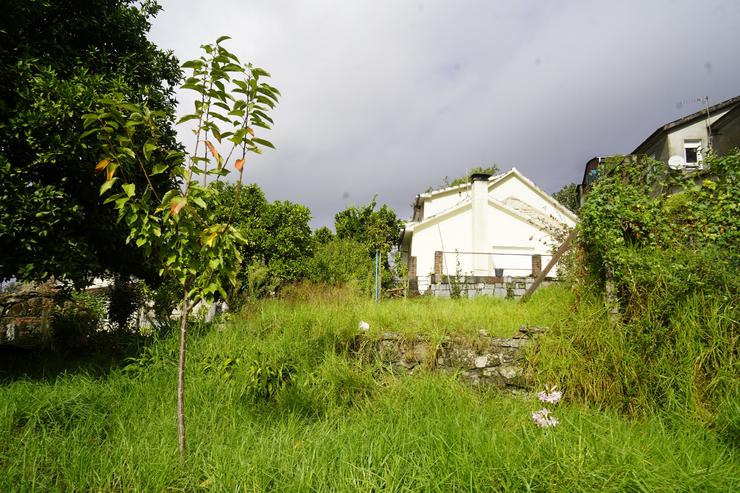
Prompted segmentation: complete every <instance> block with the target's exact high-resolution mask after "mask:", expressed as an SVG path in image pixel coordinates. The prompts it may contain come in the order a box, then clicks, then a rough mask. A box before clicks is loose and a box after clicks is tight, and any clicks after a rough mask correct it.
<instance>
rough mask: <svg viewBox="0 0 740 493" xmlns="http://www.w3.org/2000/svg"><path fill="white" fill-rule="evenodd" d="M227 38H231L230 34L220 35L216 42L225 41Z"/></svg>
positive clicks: (218, 43)
mask: <svg viewBox="0 0 740 493" xmlns="http://www.w3.org/2000/svg"><path fill="white" fill-rule="evenodd" d="M227 39H231V36H221V37H219V38H218V39H217V40H216V44H217V45H220V44H221V43H222V42H223V41H226V40H227Z"/></svg>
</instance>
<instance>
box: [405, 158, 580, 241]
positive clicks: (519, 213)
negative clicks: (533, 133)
mask: <svg viewBox="0 0 740 493" xmlns="http://www.w3.org/2000/svg"><path fill="white" fill-rule="evenodd" d="M514 176H516V177H517V178H519V179H520V180H521V181H522V182H523V183H524V184H525V185H526V186H528V187H529V188H530V189H532V190H533V191H534V192H535V193H536V194H538V195H540V196H541V197H542V198H543V199H545V201H546V202H548V203H550V205H552V206H553V207H554V208H555V209H556V210H557V211H558V212H560V213H561V214H563V215H564V216H565V217H567V218H569V219H570V220H572V221H574V222H578V217H577V216H576V215H575V214H573V212H571V211H570V210H569V209H568V208H567V207H565V206H563V205H562V204H561V203H560V202H558V201H557V200H555V199H554V198H553V197H552V196H550V195H549V194H548V193H547V192H545V191H544V190H542V189H541V188H540V187H538V186H537V185H535V183H534V182H532V181H531V180H530V179H529V178H527V177H526V176H524V175H522V174H521V172H519V170H518V169H516V168H511V170H509V171H507V172H506V173H501V174H498V175H495V176H491V177H490V178H489V179H488V190H489V191H490V190H491V189H492V188H495V187H496V185H497V184H500V183H503V182H504V181H506V180H507V179H508V178H510V177H514ZM469 187H470V183H465V184H463V185H457V186H455V187H447V188H443V189H440V190H434V191H432V192H429V193H427V194H420V195H418V196H417V202H416V203H417V204H418V202H419V199H420V198H424V199H427V198H432V196H433V195H436V194H440V193H447V192H450V191H457V190H458V189H466V188H469ZM488 201H489V204H492V205H496V206H497V207H499V208H503V209H506V210H507V212H509V213H510V214H512V215H514V216H516V217H518V218H520V219H522V220H524V221H526V222H528V223H530V224H533V225H535V226H538V227H542V226H544V225H545V224H544V223H549V222H550V221H549V218H546V215H545V214H543V213H542V212H540V211H538V210H536V209H534V208H533V207H531V206H529V205H528V204H526V203H525V202H523V201H521V200H514V201H509V202H510V203H505V202H501V201H499V200H496V199H493V198H491V197H489V198H488ZM471 203H472V202H471V199H470V198H469V197H467V198H465V199H463V200H462V201H460V202H458V203H457V204H455V205H454V206H452V207H450V208H448V209H445V210H442V211H440V212H438V213H437V214H434V215H432V216H429V217H427V218H425V219H424V220H422V221H409V222H407V223H406V224H405V226H404V231H403V233H402V234H401V237H402V238H403V236H405V234H406V232H407V231H408V232H413V231H414V230H415V229H416V228H418V227H419V226H422V225H426V224H428V223H430V222H432V221H435V220H440V219H442V218H444V217H448V216H453V215H455V214H457V213H459V212H461V211H463V210H465V209H466V208H468V207H470V206H471ZM516 204H525V205H527V207H523V206H520V207H516Z"/></svg>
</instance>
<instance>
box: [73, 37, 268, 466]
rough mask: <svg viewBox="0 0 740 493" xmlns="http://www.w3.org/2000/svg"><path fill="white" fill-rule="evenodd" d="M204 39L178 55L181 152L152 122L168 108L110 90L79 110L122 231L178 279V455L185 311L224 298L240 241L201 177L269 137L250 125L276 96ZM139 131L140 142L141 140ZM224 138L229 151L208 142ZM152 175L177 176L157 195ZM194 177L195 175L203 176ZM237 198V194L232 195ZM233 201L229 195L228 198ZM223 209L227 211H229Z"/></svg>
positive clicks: (259, 123)
mask: <svg viewBox="0 0 740 493" xmlns="http://www.w3.org/2000/svg"><path fill="white" fill-rule="evenodd" d="M226 39H229V38H228V37H227V36H223V37H221V38H219V39H218V40H216V43H215V44H209V45H204V46H203V47H202V48H203V50H204V52H205V54H204V55H202V56H201V57H200V58H198V59H196V60H191V61H189V62H186V63H185V64H184V65H183V67H184V68H187V69H191V70H192V75H191V77H189V78H188V79H187V80H186V81H185V84H184V85H183V86H182V87H183V89H190V90H193V91H195V92H196V93H198V95H199V99H196V101H195V109H194V111H193V113H190V114H188V115H186V116H184V117H183V118H181V119H180V122H187V121H195V122H196V125H195V136H196V141H195V148H194V150H193V152H192V154H190V155H189V156H187V157H185V156H184V155H183V154H182V153H180V152H173V151H169V152H166V148H163V146H162V145H161V142H162V139H163V137H164V136H163V135H162V133H161V132H160V126H159V125H158V121H159V120H160V119H161V118H164V117H165V116H166V114H165V113H163V112H161V111H152V110H151V109H150V108H149V107H148V106H146V105H145V104H135V103H131V102H129V101H127V100H126V97H125V95H123V94H118V93H114V94H111V95H109V96H108V97H106V98H104V99H102V100H101V101H100V105H99V106H100V107H99V108H98V109H97V111H95V112H93V113H90V114H87V115H85V116H84V120H85V127H86V128H88V129H89V130H88V131H87V132H85V133H86V134H90V135H92V136H95V137H96V142H95V143H96V145H97V148H98V149H99V152H100V154H101V159H100V161H99V162H98V164H97V166H95V170H96V171H98V172H101V173H103V172H104V173H105V181H104V183H103V185H102V186H101V187H100V194H101V195H107V199H106V200H105V202H106V203H111V202H112V203H114V206H115V209H116V210H117V211H118V217H119V220H120V221H122V222H123V223H124V224H125V225H126V226H127V227H128V228H129V231H130V232H129V235H128V238H127V239H128V240H129V241H131V242H133V243H135V245H136V246H137V247H139V248H141V249H142V250H143V251H144V252H145V254H146V255H152V253H153V252H156V253H157V255H158V256H159V259H160V262H161V263H160V270H159V273H160V275H163V276H166V277H167V278H169V279H171V280H174V281H175V282H177V283H178V284H179V287H180V290H181V293H182V315H181V321H180V358H179V365H178V386H177V395H178V399H177V401H178V406H177V407H178V412H177V414H178V441H179V450H180V459H181V462H184V460H185V411H184V402H185V400H184V379H185V356H186V339H187V326H188V315H189V313H190V309H191V307H192V306H193V305H194V304H195V303H197V302H198V301H200V300H205V301H211V300H213V299H214V298H215V297H216V296H219V295H220V296H222V297H224V298H225V297H226V296H227V295H226V286H227V285H228V284H232V285H233V284H235V283H236V274H237V272H238V269H239V266H240V263H241V255H240V252H239V245H240V244H243V243H244V242H245V240H244V238H243V237H242V236H241V235H240V234H239V232H238V230H237V229H236V228H235V227H234V226H233V225H232V224H231V223H230V222H229V221H227V222H225V223H224V222H217V221H216V219H217V214H216V213H215V212H214V210H213V208H212V207H209V206H208V202H209V200H210V199H211V197H212V195H213V193H214V189H213V188H212V187H209V186H208V178H209V177H211V178H218V179H220V178H221V177H224V176H226V175H228V174H229V169H228V168H227V161H228V157H229V156H231V155H233V153H235V152H236V156H237V158H236V159H235V161H234V163H233V166H234V168H236V170H237V171H238V172H239V183H241V179H242V176H243V172H244V165H245V160H246V156H247V152H252V153H257V154H259V153H260V152H261V150H262V148H264V147H273V145H272V144H271V143H270V142H269V141H267V140H264V139H262V138H260V137H256V135H255V134H256V131H255V128H263V129H269V128H270V125H271V123H272V119H271V118H270V117H269V116H268V112H269V110H270V109H272V108H273V107H274V106H275V104H276V103H277V99H278V96H279V94H280V93H279V91H278V90H277V89H275V88H274V87H272V86H270V85H269V84H267V83H265V82H264V81H263V79H264V78H266V77H269V74H268V73H267V72H266V71H264V70H262V69H260V68H256V67H253V66H252V65H251V64H247V65H243V64H242V63H241V62H240V61H239V59H238V58H237V57H236V56H235V55H234V54H232V53H230V52H229V51H228V50H227V49H226V48H224V47H223V46H222V45H221V43H222V42H223V41H224V40H226ZM138 137H141V139H142V140H143V141H144V143H143V145H141V146H139V145H138V142H139V139H138ZM217 144H221V145H224V146H229V147H230V149H229V150H228V153H226V154H225V155H226V156H227V157H226V158H224V154H221V153H220V152H219V150H218V149H217V147H216V145H217ZM139 171H141V172H142V174H143V175H144V177H145V179H146V184H145V185H144V186H141V187H140V186H137V183H136V182H134V181H132V180H131V176H132V175H134V174H135V173H138V172H139ZM160 174H164V175H166V176H169V177H170V178H171V179H172V180H174V181H175V182H176V183H175V184H174V186H173V187H172V188H170V189H169V190H167V191H166V192H165V193H164V194H160V192H159V191H158V190H157V188H156V187H155V186H153V185H152V183H151V178H152V177H154V176H157V175H160ZM201 178H202V184H201ZM237 200H238V197H237ZM235 202H236V201H235ZM228 217H229V218H231V217H233V214H229V216H228Z"/></svg>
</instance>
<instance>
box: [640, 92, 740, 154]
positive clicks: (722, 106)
mask: <svg viewBox="0 0 740 493" xmlns="http://www.w3.org/2000/svg"><path fill="white" fill-rule="evenodd" d="M739 104H740V96H735V97H734V98H730V99H728V100H726V101H722V102H721V103H719V104H715V105H714V106H710V107H709V114H710V115H711V114H713V113H717V112H719V111H723V110H726V109H731V108H732V107H733V106H735V105H739ZM706 117H707V110H706V109H703V110H699V111H697V112H696V113H692V114H690V115H687V116H684V117H682V118H679V119H678V120H674V121H672V122H670V123H666V124H665V125H663V126H661V127H658V128H657V129H656V130H655V132H653V133H652V134H650V136H649V137H648V138H647V139H645V140H644V141H643V142H642V143H641V144H640V145H639V146H637V147H636V148H635V150H634V151H632V152H631V154H643V153H644V152H645V151H646V150H647V149H648V148H649V147H650V145H652V144H653V143H654V142H655V141H656V140H657V139H658V137H659V136H660V135H661V134H664V133H667V132H668V131H669V130H672V129H674V128H676V127H682V126H684V125H689V124H691V123H694V122H696V121H698V120H702V119H704V118H706Z"/></svg>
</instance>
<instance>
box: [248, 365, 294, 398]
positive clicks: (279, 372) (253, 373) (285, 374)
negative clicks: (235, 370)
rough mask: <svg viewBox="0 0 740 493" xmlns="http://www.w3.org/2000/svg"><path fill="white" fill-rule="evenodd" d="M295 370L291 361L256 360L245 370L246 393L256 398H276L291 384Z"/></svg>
mask: <svg viewBox="0 0 740 493" xmlns="http://www.w3.org/2000/svg"><path fill="white" fill-rule="evenodd" d="M295 372H296V369H295V367H293V366H292V365H291V364H289V363H272V362H269V361H265V360H254V361H252V362H251V363H250V364H249V366H248V367H247V368H246V371H245V393H246V395H247V396H249V397H251V398H252V399H255V400H262V401H271V400H274V399H275V398H276V397H277V396H278V395H279V394H280V393H281V392H282V391H284V390H285V388H286V387H287V386H288V385H290V383H291V382H292V381H293V379H294V377H295Z"/></svg>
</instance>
